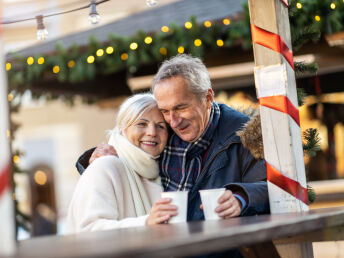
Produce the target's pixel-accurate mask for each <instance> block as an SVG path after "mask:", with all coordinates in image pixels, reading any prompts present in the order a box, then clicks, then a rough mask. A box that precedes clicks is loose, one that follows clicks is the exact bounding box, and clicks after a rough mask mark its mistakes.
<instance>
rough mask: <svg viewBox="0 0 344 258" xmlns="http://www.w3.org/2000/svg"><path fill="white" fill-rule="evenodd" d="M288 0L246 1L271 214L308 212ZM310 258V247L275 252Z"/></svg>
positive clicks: (304, 246) (295, 247) (301, 246)
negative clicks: (248, 10) (249, 20)
mask: <svg viewBox="0 0 344 258" xmlns="http://www.w3.org/2000/svg"><path fill="white" fill-rule="evenodd" d="M287 5H288V2H287V0H249V9H250V19H251V30H252V41H253V50H254V58H255V66H256V67H255V82H256V90H257V96H258V98H259V102H260V115H261V124H262V134H263V145H264V156H265V160H266V162H267V175H268V190H269V199H270V208H271V213H272V214H276V213H287V212H303V211H307V210H308V196H307V185H306V177H305V167H304V160H303V149H302V139H301V131H300V125H299V114H298V103H297V91H296V82H295V73H294V63H293V55H292V51H291V49H292V46H291V39H290V27H289V18H288V6H287ZM278 251H279V252H280V254H281V256H282V257H313V251H312V246H311V243H308V244H299V245H293V248H289V247H288V248H286V249H285V250H282V249H278Z"/></svg>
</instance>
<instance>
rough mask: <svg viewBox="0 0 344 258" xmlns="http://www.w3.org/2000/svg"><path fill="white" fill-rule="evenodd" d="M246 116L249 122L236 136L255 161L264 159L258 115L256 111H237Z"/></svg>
mask: <svg viewBox="0 0 344 258" xmlns="http://www.w3.org/2000/svg"><path fill="white" fill-rule="evenodd" d="M239 111H240V112H241V113H244V114H245V115H248V116H249V117H250V120H249V121H248V122H247V123H246V124H245V125H244V126H243V128H242V129H241V130H239V131H237V135H238V136H239V137H240V140H241V142H242V144H243V145H244V147H245V148H247V149H249V151H250V152H251V154H252V155H253V157H255V158H256V159H264V149H263V138H262V128H261V123H260V114H259V111H258V110H256V109H245V110H239Z"/></svg>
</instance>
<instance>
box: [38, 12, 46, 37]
mask: <svg viewBox="0 0 344 258" xmlns="http://www.w3.org/2000/svg"><path fill="white" fill-rule="evenodd" d="M36 21H37V39H38V40H45V39H46V38H47V37H48V31H47V29H46V28H45V26H44V24H43V15H37V16H36Z"/></svg>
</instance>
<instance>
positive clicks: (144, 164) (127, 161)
mask: <svg viewBox="0 0 344 258" xmlns="http://www.w3.org/2000/svg"><path fill="white" fill-rule="evenodd" d="M109 144H110V145H112V146H113V147H114V148H115V149H116V151H117V154H118V157H119V159H120V160H121V161H122V162H123V164H124V167H125V169H126V172H127V176H128V179H129V187H130V190H131V194H132V197H133V200H134V206H135V210H136V216H142V215H146V214H148V213H149V211H150V209H151V207H152V204H151V203H150V201H149V198H148V195H147V193H146V191H145V189H144V187H143V184H142V180H141V178H140V177H143V178H147V179H148V180H151V181H154V182H155V183H158V184H160V185H161V181H160V177H159V167H158V164H157V162H156V161H155V160H154V158H153V157H152V156H151V155H150V154H148V153H146V152H144V151H143V150H141V149H140V148H138V147H136V146H135V145H134V144H132V143H131V142H129V141H128V139H127V138H126V137H124V136H122V135H120V134H119V133H118V132H116V131H115V130H114V131H112V132H111V135H110V139H109Z"/></svg>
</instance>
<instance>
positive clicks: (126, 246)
mask: <svg viewBox="0 0 344 258" xmlns="http://www.w3.org/2000/svg"><path fill="white" fill-rule="evenodd" d="M342 226H344V207H340V208H330V209H319V210H311V211H309V212H305V213H304V214H302V213H289V214H275V215H263V216H252V217H242V218H233V219H229V220H220V221H195V222H189V223H180V224H174V225H168V224H163V225H156V226H152V227H137V228H128V229H119V230H108V231H100V232H92V233H84V234H78V235H69V236H50V237H39V238H34V239H29V240H24V241H21V242H20V243H19V244H18V252H17V254H16V256H15V257H17V258H21V257H26V258H29V257H35V258H40V257H129V256H130V257H170V256H173V257H182V256H187V255H199V254H202V253H207V252H213V251H224V250H228V249H230V248H234V247H240V246H249V245H255V244H259V243H264V242H267V241H271V240H275V239H280V238H286V237H290V236H296V235H301V234H306V233H309V232H315V231H319V230H322V229H324V228H332V227H342Z"/></svg>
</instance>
